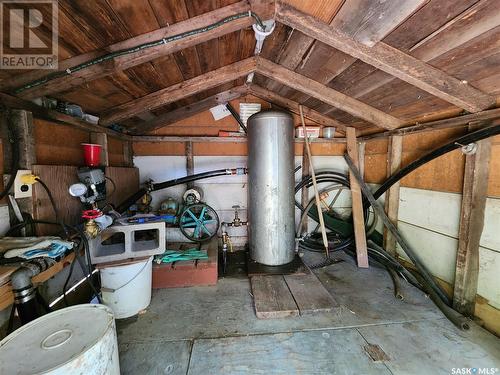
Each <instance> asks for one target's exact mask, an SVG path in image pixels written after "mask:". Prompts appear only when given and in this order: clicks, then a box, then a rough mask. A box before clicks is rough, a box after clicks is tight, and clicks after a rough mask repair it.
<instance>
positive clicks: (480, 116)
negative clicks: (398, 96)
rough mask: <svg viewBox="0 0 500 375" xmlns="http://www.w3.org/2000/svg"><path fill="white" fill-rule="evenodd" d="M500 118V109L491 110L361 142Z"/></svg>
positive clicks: (385, 134) (395, 131) (429, 123)
mask: <svg viewBox="0 0 500 375" xmlns="http://www.w3.org/2000/svg"><path fill="white" fill-rule="evenodd" d="M498 118H500V108H494V109H489V110H487V111H482V112H476V113H471V114H468V115H462V116H456V117H451V118H448V119H444V120H437V121H431V122H427V123H423V124H416V125H412V126H407V127H404V128H399V129H395V130H390V131H385V132H381V133H375V134H369V135H365V136H363V137H360V138H359V140H360V141H369V140H372V139H379V138H387V137H392V136H395V135H408V134H416V133H422V132H426V131H430V130H438V129H447V128H455V127H459V126H467V125H469V124H470V123H473V122H477V121H481V122H483V121H488V120H495V119H498ZM482 125H483V126H487V122H483V123H482Z"/></svg>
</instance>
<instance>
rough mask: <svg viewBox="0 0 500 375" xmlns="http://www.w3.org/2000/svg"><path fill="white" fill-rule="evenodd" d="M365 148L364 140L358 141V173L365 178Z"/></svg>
mask: <svg viewBox="0 0 500 375" xmlns="http://www.w3.org/2000/svg"><path fill="white" fill-rule="evenodd" d="M365 148H366V142H358V155H359V173H361V176H363V179H364V178H365Z"/></svg>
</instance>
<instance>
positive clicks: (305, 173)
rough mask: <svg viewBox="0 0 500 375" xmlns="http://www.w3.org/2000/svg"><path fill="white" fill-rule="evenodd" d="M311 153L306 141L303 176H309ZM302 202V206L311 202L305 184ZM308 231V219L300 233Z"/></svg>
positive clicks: (304, 145) (303, 149)
mask: <svg viewBox="0 0 500 375" xmlns="http://www.w3.org/2000/svg"><path fill="white" fill-rule="evenodd" d="M309 170H310V168H309V154H308V153H307V144H306V143H305V142H304V144H303V147H302V178H304V177H306V176H309V173H310V172H309ZM300 203H301V204H302V207H306V206H307V204H308V203H309V188H308V187H307V186H304V187H303V188H302V195H301V198H300ZM307 232H308V220H305V221H304V224H303V225H302V228H300V234H301V235H302V234H305V233H307Z"/></svg>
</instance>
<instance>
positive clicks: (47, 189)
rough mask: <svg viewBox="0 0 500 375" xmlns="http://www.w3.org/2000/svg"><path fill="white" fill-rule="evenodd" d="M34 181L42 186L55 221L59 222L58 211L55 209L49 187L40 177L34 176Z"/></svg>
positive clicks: (54, 202)
mask: <svg viewBox="0 0 500 375" xmlns="http://www.w3.org/2000/svg"><path fill="white" fill-rule="evenodd" d="M35 180H36V181H38V183H39V184H40V185H41V186H42V187H43V189H44V190H45V192H46V193H47V196H48V197H49V200H50V204H51V205H52V209H53V210H54V215H55V218H56V221H57V222H59V212H58V210H57V206H56V201H55V200H54V197H53V196H52V192H51V191H50V189H49V187H48V186H47V185H46V184H45V182H43V181H42V180H41V179H40V178H38V177H37V178H35Z"/></svg>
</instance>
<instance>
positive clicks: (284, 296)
mask: <svg viewBox="0 0 500 375" xmlns="http://www.w3.org/2000/svg"><path fill="white" fill-rule="evenodd" d="M251 280H252V292H253V298H254V304H255V313H256V314H257V318H259V319H272V318H284V317H287V316H297V315H299V309H298V307H297V305H296V303H295V300H294V299H293V296H292V294H291V293H290V290H289V289H288V286H287V284H286V282H285V279H284V278H283V276H254V277H252V279H251Z"/></svg>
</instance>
